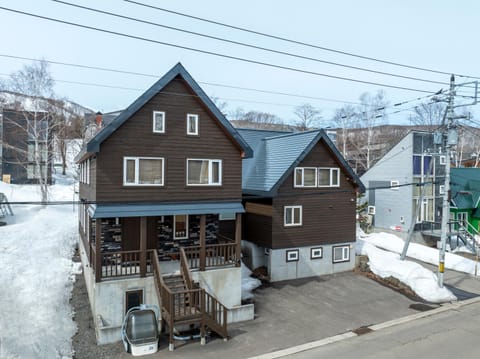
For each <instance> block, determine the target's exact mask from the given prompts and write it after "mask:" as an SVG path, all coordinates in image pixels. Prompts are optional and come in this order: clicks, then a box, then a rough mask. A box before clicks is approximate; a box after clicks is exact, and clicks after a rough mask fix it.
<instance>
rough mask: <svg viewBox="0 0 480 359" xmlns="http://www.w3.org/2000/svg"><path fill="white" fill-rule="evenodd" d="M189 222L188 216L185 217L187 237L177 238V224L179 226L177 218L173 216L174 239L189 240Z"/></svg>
mask: <svg viewBox="0 0 480 359" xmlns="http://www.w3.org/2000/svg"><path fill="white" fill-rule="evenodd" d="M188 222H189V218H188V214H186V215H185V236H183V237H177V228H175V227H176V224H177V216H176V215H174V216H173V239H187V238H188V229H189V228H188Z"/></svg>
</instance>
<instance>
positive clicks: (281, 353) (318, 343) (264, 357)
mask: <svg viewBox="0 0 480 359" xmlns="http://www.w3.org/2000/svg"><path fill="white" fill-rule="evenodd" d="M475 303H480V296H479V297H475V298H471V299H467V300H462V301H459V302H453V303H447V304H443V305H441V306H440V307H438V308H435V309H432V310H428V311H425V312H421V313H416V314H411V315H407V316H405V317H401V318H397V319H392V320H389V321H386V322H383V323H379V324H374V325H370V326H368V327H366V328H369V329H371V330H372V332H375V331H379V330H382V329H386V328H390V327H394V326H396V325H400V324H404V323H408V322H411V321H414V320H417V319H422V318H427V317H430V316H433V315H436V314H440V313H443V312H447V311H449V310H456V309H458V308H461V307H464V306H467V305H470V304H475ZM357 336H358V334H357V333H354V332H353V331H348V332H346V333H343V334H338V335H334V336H332V337H328V338H324V339H320V340H315V341H313V342H309V343H305V344H300V345H296V346H293V347H290V348H286V349H281V350H277V351H274V352H270V353H265V354H261V355H258V356H253V357H250V358H249V359H274V358H282V357H285V356H287V355H292V354H296V353H300V352H303V351H306V350H310V349H314V348H319V347H322V346H325V345H328V344H332V343H337V342H340V341H343V340H347V339H350V338H353V337H357Z"/></svg>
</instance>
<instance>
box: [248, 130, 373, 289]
mask: <svg viewBox="0 0 480 359" xmlns="http://www.w3.org/2000/svg"><path fill="white" fill-rule="evenodd" d="M239 132H240V134H241V135H242V136H243V137H244V138H245V140H246V141H247V142H248V143H249V145H250V146H251V147H252V148H253V149H254V157H253V158H250V159H244V160H243V184H242V187H243V195H244V203H245V209H246V212H247V213H246V214H245V220H244V239H245V240H244V245H243V247H244V252H245V253H244V254H245V257H246V258H248V261H250V265H251V266H252V267H258V266H261V265H265V266H266V267H267V268H268V272H269V276H270V280H272V281H278V280H285V279H294V278H301V277H308V276H314V275H320V274H327V273H333V272H338V271H344V270H348V269H352V268H353V265H354V257H355V256H354V254H352V255H350V252H351V250H352V249H353V245H352V244H353V243H354V242H355V225H356V220H355V217H356V194H357V192H358V191H363V190H364V187H363V185H362V183H361V182H360V180H359V178H358V177H357V176H356V175H355V173H354V172H353V171H352V169H351V168H350V166H349V165H348V164H347V163H346V161H345V160H344V159H343V157H342V156H341V154H340V153H339V152H338V150H337V148H336V147H335V145H334V144H333V143H332V142H331V140H330V139H329V137H328V136H327V134H326V133H325V132H324V131H323V130H316V131H309V132H297V133H285V132H277V131H262V130H246V129H245V130H239Z"/></svg>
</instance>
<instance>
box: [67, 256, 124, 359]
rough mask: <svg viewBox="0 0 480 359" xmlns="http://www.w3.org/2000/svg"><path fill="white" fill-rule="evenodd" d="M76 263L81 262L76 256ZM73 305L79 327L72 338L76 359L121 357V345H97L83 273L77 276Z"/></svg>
mask: <svg viewBox="0 0 480 359" xmlns="http://www.w3.org/2000/svg"><path fill="white" fill-rule="evenodd" d="M74 261H76V262H79V261H80V257H78V256H76V257H75V258H74ZM71 303H72V307H73V310H74V312H75V317H74V320H75V322H76V323H77V327H78V331H77V334H75V335H74V337H73V338H72V341H73V350H74V351H75V354H74V359H107V358H117V357H118V356H119V355H121V354H122V353H123V347H122V345H121V344H119V343H116V344H109V345H96V342H97V340H96V338H95V329H94V328H95V327H94V325H93V317H92V311H91V310H90V303H89V301H88V293H87V287H86V285H85V278H84V277H83V273H81V274H77V275H76V278H75V285H74V287H73V292H72V300H71Z"/></svg>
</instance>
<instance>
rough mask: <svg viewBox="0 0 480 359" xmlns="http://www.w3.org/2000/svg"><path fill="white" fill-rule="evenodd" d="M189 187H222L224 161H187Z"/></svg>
mask: <svg viewBox="0 0 480 359" xmlns="http://www.w3.org/2000/svg"><path fill="white" fill-rule="evenodd" d="M187 185H188V186H221V185H222V160H203V159H193V158H192V159H187Z"/></svg>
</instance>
